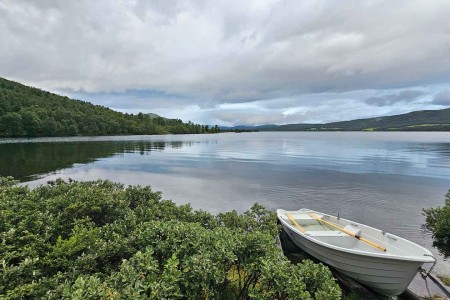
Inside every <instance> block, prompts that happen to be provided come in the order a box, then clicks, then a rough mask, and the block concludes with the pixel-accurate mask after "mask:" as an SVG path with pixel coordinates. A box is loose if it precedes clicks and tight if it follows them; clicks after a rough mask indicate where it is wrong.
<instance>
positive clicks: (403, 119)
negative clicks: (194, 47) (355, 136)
mask: <svg viewBox="0 0 450 300" xmlns="http://www.w3.org/2000/svg"><path fill="white" fill-rule="evenodd" d="M257 129H259V130H261V131H450V108H446V109H441V110H422V111H413V112H410V113H406V114H401V115H395V116H388V117H378V118H368V119H357V120H351V121H342V122H332V123H325V124H287V125H280V126H270V127H267V126H265V127H263V126H261V127H257Z"/></svg>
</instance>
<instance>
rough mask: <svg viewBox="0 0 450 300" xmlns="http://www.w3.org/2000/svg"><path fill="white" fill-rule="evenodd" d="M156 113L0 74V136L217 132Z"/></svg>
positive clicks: (214, 129) (215, 128)
mask: <svg viewBox="0 0 450 300" xmlns="http://www.w3.org/2000/svg"><path fill="white" fill-rule="evenodd" d="M218 130H219V129H218V127H217V126H216V127H212V128H209V127H208V126H202V125H198V124H193V123H191V122H189V123H183V122H182V121H181V120H179V119H166V118H162V117H159V116H157V115H155V114H142V113H139V114H137V115H132V114H124V113H120V112H116V111H113V110H111V109H109V108H106V107H103V106H99V105H93V104H91V103H88V102H84V101H80V100H72V99H69V98H67V97H63V96H59V95H56V94H53V93H50V92H47V91H43V90H40V89H37V88H32V87H28V86H24V85H22V84H20V83H17V82H13V81H10V80H6V79H3V78H0V137H37V136H75V135H82V136H92V135H130V134H167V133H174V134H180V133H208V132H218Z"/></svg>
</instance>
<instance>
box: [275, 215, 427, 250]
mask: <svg viewBox="0 0 450 300" xmlns="http://www.w3.org/2000/svg"><path fill="white" fill-rule="evenodd" d="M280 217H281V218H283V219H284V220H286V222H287V223H288V224H290V225H291V226H292V227H294V228H297V229H298V230H299V231H301V232H302V233H304V234H305V235H307V236H309V237H311V238H313V239H315V240H318V241H321V242H324V243H327V244H330V245H334V246H337V247H342V248H347V249H354V250H359V251H364V252H371V253H377V254H383V253H384V254H390V255H399V256H423V254H424V252H423V249H421V247H416V246H415V244H414V243H412V242H409V241H408V240H405V239H401V238H397V237H396V236H393V235H391V234H389V233H386V232H383V231H381V230H379V229H375V228H372V227H369V226H366V225H363V224H358V223H354V222H351V221H348V220H345V219H338V218H337V217H335V216H330V215H324V214H319V213H316V212H314V211H303V210H299V211H293V212H287V211H286V212H285V213H284V214H281V215H280ZM355 236H358V237H362V239H361V240H360V239H358V238H355ZM363 240H365V241H363Z"/></svg>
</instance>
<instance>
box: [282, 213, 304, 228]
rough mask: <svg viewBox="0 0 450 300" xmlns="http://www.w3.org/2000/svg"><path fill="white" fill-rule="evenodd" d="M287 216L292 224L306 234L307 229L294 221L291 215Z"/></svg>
mask: <svg viewBox="0 0 450 300" xmlns="http://www.w3.org/2000/svg"><path fill="white" fill-rule="evenodd" d="M286 215H287V217H288V218H289V220H290V221H291V222H292V224H294V225H295V227H297V228H298V229H300V231H301V232H302V233H306V231H305V229H304V228H303V227H302V226H300V225H299V224H298V223H297V222H296V221H295V220H294V218H293V217H292V215H291V214H290V213H287V214H286Z"/></svg>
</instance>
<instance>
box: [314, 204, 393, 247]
mask: <svg viewBox="0 0 450 300" xmlns="http://www.w3.org/2000/svg"><path fill="white" fill-rule="evenodd" d="M309 215H310V216H311V217H312V218H313V219H315V220H317V221H319V222H323V223H325V224H327V225H330V226H332V227H334V228H336V229H338V230H340V231H342V232H345V233H346V234H348V235H350V236H352V237H354V238H356V239H358V240H360V241H361V242H364V243H366V244H369V245H370V246H372V247H375V248H377V249H379V250H381V251H384V252H386V248H383V247H381V246H380V245H378V244H375V243H373V242H371V241H369V240H367V239H365V238H363V237H362V236H360V235H357V234H354V233H352V232H350V231H347V230H345V229H344V228H341V227H339V226H337V225H336V224H333V223H331V222H328V221H325V220H322V219H321V218H319V217H317V215H316V216H314V214H312V213H309Z"/></svg>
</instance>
